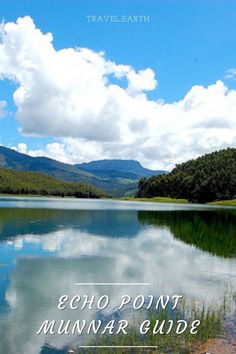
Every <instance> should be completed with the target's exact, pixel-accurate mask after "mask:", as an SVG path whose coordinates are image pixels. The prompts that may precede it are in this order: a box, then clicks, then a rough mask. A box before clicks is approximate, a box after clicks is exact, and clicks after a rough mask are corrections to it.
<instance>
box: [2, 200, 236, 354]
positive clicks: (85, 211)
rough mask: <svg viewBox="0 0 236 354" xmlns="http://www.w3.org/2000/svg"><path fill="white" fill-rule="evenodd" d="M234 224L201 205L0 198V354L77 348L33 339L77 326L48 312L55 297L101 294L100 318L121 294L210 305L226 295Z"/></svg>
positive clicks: (68, 342)
mask: <svg viewBox="0 0 236 354" xmlns="http://www.w3.org/2000/svg"><path fill="white" fill-rule="evenodd" d="M235 220H236V209H233V208H220V207H209V206H204V205H184V204H183V205H180V204H178V205H177V204H159V203H141V202H123V201H111V200H76V199H66V198H65V199H56V198H53V199H52V198H0V353H7V354H38V353H41V354H45V353H67V352H68V348H70V346H73V345H75V344H78V341H80V340H81V341H82V340H84V339H80V338H79V339H78V337H76V336H72V335H56V334H55V335H44V334H40V335H37V334H36V332H37V330H38V329H39V327H40V325H41V324H42V322H43V321H45V320H46V319H48V320H61V319H70V320H77V319H79V318H82V317H81V316H82V314H81V312H80V311H79V310H76V311H72V310H71V309H69V308H67V309H66V310H64V311H60V310H59V309H58V308H57V304H58V299H59V297H60V296H62V295H63V294H67V295H68V296H69V297H70V298H71V297H72V296H74V295H77V294H80V295H84V294H87V295H89V296H92V295H95V297H96V298H99V297H101V296H102V295H104V294H107V295H108V296H109V298H110V299H111V304H110V305H109V307H108V310H107V311H108V312H107V313H109V311H111V313H112V309H114V307H115V306H117V305H118V304H119V301H120V298H121V296H122V295H124V294H128V295H129V296H131V297H132V298H135V296H137V295H139V294H143V295H145V296H148V295H149V294H155V295H161V294H169V295H172V294H183V295H184V296H186V297H187V298H189V299H195V300H196V301H198V302H199V303H202V302H208V303H212V302H214V304H217V303H220V301H221V300H222V296H223V294H224V292H225V287H229V286H230V287H232V288H234V289H236V223H235ZM76 283H90V284H82V285H76ZM95 283H96V284H95ZM97 283H122V284H123V285H122V284H120V285H119V286H118V285H115V284H114V285H111V284H107V285H101V284H97ZM134 283H142V284H143V285H134ZM144 283H145V284H144ZM148 284H149V285H148ZM101 315H102V314H101V313H100V312H99V311H98V310H96V309H94V310H93V311H87V312H84V313H83V318H85V319H86V320H88V321H89V320H91V319H93V318H95V317H96V316H97V317H99V316H101ZM107 315H108V314H107Z"/></svg>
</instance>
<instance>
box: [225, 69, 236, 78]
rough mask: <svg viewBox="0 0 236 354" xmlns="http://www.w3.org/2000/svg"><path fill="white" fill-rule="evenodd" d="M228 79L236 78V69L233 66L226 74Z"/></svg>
mask: <svg viewBox="0 0 236 354" xmlns="http://www.w3.org/2000/svg"><path fill="white" fill-rule="evenodd" d="M225 78H226V79H235V78H236V69H234V68H231V69H228V70H227V71H226V74H225Z"/></svg>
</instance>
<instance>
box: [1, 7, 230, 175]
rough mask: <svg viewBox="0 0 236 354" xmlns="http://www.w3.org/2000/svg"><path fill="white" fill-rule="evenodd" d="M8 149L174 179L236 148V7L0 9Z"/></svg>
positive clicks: (4, 136)
mask: <svg viewBox="0 0 236 354" xmlns="http://www.w3.org/2000/svg"><path fill="white" fill-rule="evenodd" d="M0 18H1V28H0V145H3V146H6V147H11V148H13V149H16V150H18V151H19V152H23V153H27V154H30V155H32V156H42V155H43V156H48V157H51V158H54V159H57V160H59V161H62V162H67V163H80V162H88V161H91V160H99V159H104V158H123V159H136V160H138V161H140V162H141V163H142V164H143V165H144V166H145V167H149V168H155V169H168V170H169V169H171V168H173V167H174V165H175V164H176V163H181V162H184V161H186V160H188V159H190V158H196V157H198V156H201V155H203V154H205V153H209V152H212V151H215V150H220V149H223V148H227V147H236V46H235V43H236V31H235V22H236V1H235V0H155V1H153V0H145V1H144V0H142V1H141V0H128V1H127V0H125V1H124V0H121V1H116V0H113V1H108V0H106V1H104V0H93V1H91V0H87V1H84V0H83V1H82V0H50V1H49V0H21V1H18V0H0Z"/></svg>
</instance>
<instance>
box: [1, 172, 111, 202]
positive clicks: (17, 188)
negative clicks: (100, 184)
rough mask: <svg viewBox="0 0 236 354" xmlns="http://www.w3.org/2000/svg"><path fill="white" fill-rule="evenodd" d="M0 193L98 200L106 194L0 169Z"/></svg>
mask: <svg viewBox="0 0 236 354" xmlns="http://www.w3.org/2000/svg"><path fill="white" fill-rule="evenodd" d="M0 193H6V194H39V195H53V196H63V197H64V196H74V197H78V198H100V197H105V196H106V194H105V193H104V192H102V191H100V190H98V189H96V188H94V187H92V186H89V185H87V184H84V183H72V182H64V181H60V180H57V179H55V178H53V177H50V176H47V175H44V174H43V173H37V172H25V171H14V170H7V169H0Z"/></svg>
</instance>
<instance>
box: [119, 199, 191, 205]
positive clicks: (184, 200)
mask: <svg viewBox="0 0 236 354" xmlns="http://www.w3.org/2000/svg"><path fill="white" fill-rule="evenodd" d="M118 199H119V200H128V201H133V202H149V203H150V202H151V203H178V204H179V203H181V204H184V203H185V204H186V203H188V201H187V199H175V198H167V197H153V198H136V197H123V198H118Z"/></svg>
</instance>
